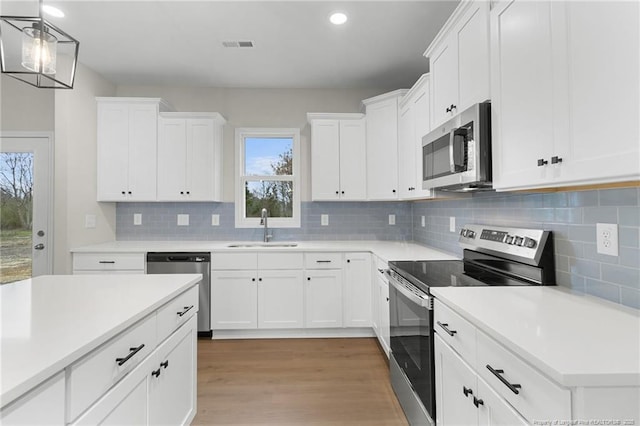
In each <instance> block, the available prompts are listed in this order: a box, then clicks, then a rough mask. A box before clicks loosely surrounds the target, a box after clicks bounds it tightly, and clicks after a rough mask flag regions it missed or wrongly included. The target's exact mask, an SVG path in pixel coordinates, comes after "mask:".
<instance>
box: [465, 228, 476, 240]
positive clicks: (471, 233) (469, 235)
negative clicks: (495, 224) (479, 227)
mask: <svg viewBox="0 0 640 426" xmlns="http://www.w3.org/2000/svg"><path fill="white" fill-rule="evenodd" d="M475 237H476V233H475V232H474V231H472V230H471V229H468V230H467V238H475Z"/></svg>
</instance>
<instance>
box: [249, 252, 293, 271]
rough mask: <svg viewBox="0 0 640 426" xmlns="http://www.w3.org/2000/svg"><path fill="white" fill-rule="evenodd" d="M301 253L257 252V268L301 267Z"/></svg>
mask: <svg viewBox="0 0 640 426" xmlns="http://www.w3.org/2000/svg"><path fill="white" fill-rule="evenodd" d="M302 258H303V254H302V253H258V269H260V270H267V269H302V267H303V265H304V263H303V260H302Z"/></svg>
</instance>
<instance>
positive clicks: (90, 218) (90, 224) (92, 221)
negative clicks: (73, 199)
mask: <svg viewBox="0 0 640 426" xmlns="http://www.w3.org/2000/svg"><path fill="white" fill-rule="evenodd" d="M84 227H85V228H95V227H96V215H95V214H86V215H84Z"/></svg>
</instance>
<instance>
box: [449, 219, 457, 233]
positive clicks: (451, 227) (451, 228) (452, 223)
mask: <svg viewBox="0 0 640 426" xmlns="http://www.w3.org/2000/svg"><path fill="white" fill-rule="evenodd" d="M449 232H456V217H455V216H449Z"/></svg>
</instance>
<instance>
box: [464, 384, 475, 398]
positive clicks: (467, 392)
mask: <svg viewBox="0 0 640 426" xmlns="http://www.w3.org/2000/svg"><path fill="white" fill-rule="evenodd" d="M462 393H463V394H464V396H467V397H468V396H469V395H473V391H472V390H471V389H469V388H468V387H466V386H462Z"/></svg>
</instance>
